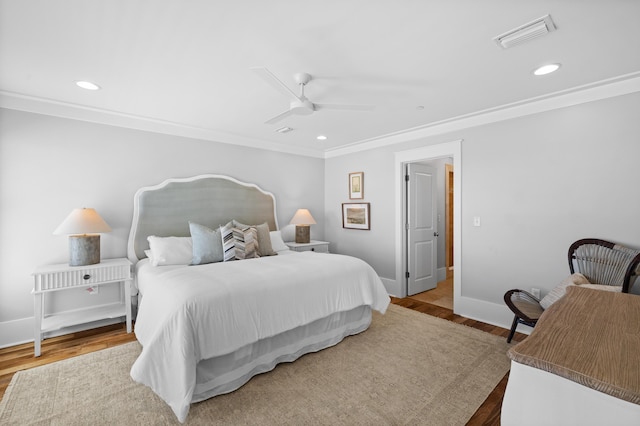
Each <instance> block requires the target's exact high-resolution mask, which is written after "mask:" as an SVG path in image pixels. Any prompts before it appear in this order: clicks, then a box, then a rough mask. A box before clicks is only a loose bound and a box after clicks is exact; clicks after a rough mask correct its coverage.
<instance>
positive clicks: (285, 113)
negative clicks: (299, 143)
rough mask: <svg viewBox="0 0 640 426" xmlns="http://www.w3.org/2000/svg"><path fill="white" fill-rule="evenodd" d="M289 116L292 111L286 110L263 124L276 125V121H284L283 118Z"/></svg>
mask: <svg viewBox="0 0 640 426" xmlns="http://www.w3.org/2000/svg"><path fill="white" fill-rule="evenodd" d="M290 115H293V111H291V110H287V111H285V112H283V113H282V114H278V115H276V116H275V117H273V118H271V119H269V120H267V121H265V122H264V124H276V123H277V122H278V121H281V120H284V119H285V118H287V117H289V116H290Z"/></svg>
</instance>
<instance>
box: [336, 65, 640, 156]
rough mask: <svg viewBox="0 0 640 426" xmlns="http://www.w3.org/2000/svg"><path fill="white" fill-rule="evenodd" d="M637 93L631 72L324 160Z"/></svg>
mask: <svg viewBox="0 0 640 426" xmlns="http://www.w3.org/2000/svg"><path fill="white" fill-rule="evenodd" d="M639 91H640V72H635V73H631V74H626V75H622V76H618V77H615V78H610V79H606V80H601V81H598V82H595V83H590V84H585V85H582V86H577V87H574V88H571V89H566V90H562V91H558V92H554V93H550V94H547V95H543V96H538V97H534V98H529V99H525V100H522V101H518V102H514V103H510V104H505V105H501V106H498V107H495V108H489V109H485V110H482V111H476V112H473V113H470V114H466V115H461V116H458V117H453V118H450V119H446V120H442V121H437V122H433V123H429V124H426V125H423V126H418V127H414V128H412V129H407V130H403V131H400V132H395V133H390V134H387V135H383V136H379V137H375V138H371V139H367V140H364V141H360V142H355V143H353V144H350V145H347V146H342V147H340V148H335V149H328V150H326V151H325V155H324V158H325V159H326V158H333V157H340V156H343V155H348V154H353V153H356V152H361V151H367V150H370V149H375V148H380V147H385V146H390V145H395V144H399V143H403V142H409V141H414V140H418V139H424V138H427V137H430V136H436V135H442V134H445V133H450V132H454V131H459V130H464V129H467V128H470V127H476V126H482V125H485V124H491V123H497V122H500V121H504V120H510V119H513V118H517V117H523V116H527V115H532V114H538V113H541V112H545V111H551V110H554V109H559V108H565V107H569V106H573V105H579V104H583V103H588V102H594V101H598V100H601V99H607V98H613V97H616V96H622V95H627V94H630V93H634V92H639Z"/></svg>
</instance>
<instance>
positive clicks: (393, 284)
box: [380, 277, 402, 297]
mask: <svg viewBox="0 0 640 426" xmlns="http://www.w3.org/2000/svg"><path fill="white" fill-rule="evenodd" d="M380 281H382V284H383V285H384V288H385V289H386V290H387V293H389V296H393V297H402V296H401V295H402V289H401V288H400V284H398V282H397V281H396V280H392V279H389V278H382V277H380Z"/></svg>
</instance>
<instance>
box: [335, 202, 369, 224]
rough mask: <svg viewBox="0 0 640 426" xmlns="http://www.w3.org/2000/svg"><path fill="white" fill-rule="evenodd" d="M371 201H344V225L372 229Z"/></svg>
mask: <svg viewBox="0 0 640 426" xmlns="http://www.w3.org/2000/svg"><path fill="white" fill-rule="evenodd" d="M370 221H371V213H370V211H369V203H342V227H343V228H348V229H364V230H369V229H371V223H370Z"/></svg>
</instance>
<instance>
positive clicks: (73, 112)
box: [0, 90, 324, 158]
mask: <svg viewBox="0 0 640 426" xmlns="http://www.w3.org/2000/svg"><path fill="white" fill-rule="evenodd" d="M0 108H8V109H14V110H18V111H24V112H32V113H37V114H44V115H51V116H54V117H61V118H69V119H72V120H80V121H87V122H91V123H99V124H106V125H110V126H116V127H125V128H129V129H135V130H143V131H147V132H154V133H162V134H168V135H174V136H182V137H186V138H192V139H201V140H207V141H212V142H218V143H225V144H231V145H240V146H246V147H250V148H258V149H264V150H268V151H276V152H283V153H287V154H296V155H302V156H307V157H315V158H323V157H324V155H323V151H320V150H313V149H305V148H301V147H297V146H293V147H289V146H284V145H281V144H277V143H273V142H268V141H263V140H256V139H252V138H246V137H243V136H239V135H235V134H232V133H226V132H220V131H216V130H210V129H204V128H200V127H195V126H188V125H185V124H180V123H175V122H171V121H166V120H158V119H155V118H149V117H144V116H139V115H134V114H125V113H121V112H117V111H110V110H105V109H100V108H93V107H88V106H85V105H79V104H73V103H69V102H60V101H56V100H53V99H46V98H39V97H35V96H29V95H24V94H20V93H14V92H7V91H1V90H0Z"/></svg>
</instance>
